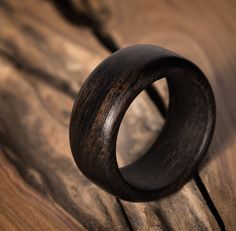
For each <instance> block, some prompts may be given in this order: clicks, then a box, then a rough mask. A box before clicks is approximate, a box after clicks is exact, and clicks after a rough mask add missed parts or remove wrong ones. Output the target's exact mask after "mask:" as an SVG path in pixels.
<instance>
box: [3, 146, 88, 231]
mask: <svg viewBox="0 0 236 231" xmlns="http://www.w3.org/2000/svg"><path fill="white" fill-rule="evenodd" d="M8 151H9V150H8ZM33 171H34V170H32V175H33V174H34V172H33ZM0 178H1V184H0V204H1V206H0V229H1V230H12V231H13V230H25V231H26V230H85V227H83V226H81V224H80V223H78V222H77V221H76V220H75V219H74V218H73V217H72V216H70V215H69V214H68V213H66V212H65V211H64V210H63V209H61V208H60V207H59V206H57V205H56V204H55V203H53V202H50V201H49V200H47V199H45V198H44V197H43V196H42V195H41V194H39V193H38V192H37V191H35V190H32V188H31V187H30V186H29V185H27V184H26V183H25V182H24V181H23V180H22V178H21V177H20V176H19V174H18V173H17V172H16V169H15V168H14V167H13V166H12V165H11V164H10V163H9V162H8V161H7V159H6V158H5V157H4V153H3V151H2V150H1V151H0ZM29 217H30V219H29Z"/></svg>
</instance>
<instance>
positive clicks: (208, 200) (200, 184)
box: [194, 173, 226, 231]
mask: <svg viewBox="0 0 236 231" xmlns="http://www.w3.org/2000/svg"><path fill="white" fill-rule="evenodd" d="M194 181H195V183H196V185H197V187H198V189H199V191H200V192H201V194H202V195H203V197H204V199H205V201H206V204H207V206H208V207H209V209H210V210H211V213H212V214H213V216H214V217H215V219H216V221H217V223H218V225H219V226H220V229H221V230H222V231H225V230H226V229H225V225H224V222H223V220H222V218H221V216H220V214H219V212H218V210H217V208H216V207H215V205H214V203H213V201H212V199H211V197H210V195H209V193H208V191H207V189H206V187H205V185H204V183H203V182H202V180H201V178H200V176H199V173H196V174H195V176H194Z"/></svg>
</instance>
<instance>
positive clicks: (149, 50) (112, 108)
mask: <svg viewBox="0 0 236 231" xmlns="http://www.w3.org/2000/svg"><path fill="white" fill-rule="evenodd" d="M163 77H165V78H166V79H167V83H168V88H169V95H170V102H169V109H168V113H167V118H166V122H165V125H164V127H163V129H162V131H161V133H160V135H159V137H158V138H157V140H156V142H155V143H154V145H153V146H152V147H151V148H150V150H149V151H148V152H147V153H145V154H144V155H143V156H142V157H141V158H140V159H139V160H137V161H135V162H134V163H132V164H130V165H128V166H126V167H124V168H121V169H119V168H118V164H117V160H116V140H117V134H118V130H119V126H120V123H121V121H122V118H123V117H124V114H125V112H126V110H127V109H128V107H129V105H130V104H131V103H132V101H133V100H134V99H135V98H136V97H137V95H138V94H139V93H140V92H141V91H143V90H144V89H145V88H146V87H148V86H149V85H151V84H152V83H153V82H155V81H157V80H158V79H161V78H163ZM215 117H216V112H215V101H214V96H213V93H212V90H211V87H210V85H209V83H208V81H207V79H206V77H205V75H204V74H203V73H202V71H201V70H200V69H199V68H198V67H197V66H195V65H194V64H193V63H191V62H190V61H188V60H186V59H184V58H182V57H180V56H178V55H177V54H175V53H173V52H171V51H168V50H165V49H163V48H160V47H156V46H152V45H135V46H131V47H127V48H124V49H122V50H119V51H117V52H115V53H113V54H112V55H111V56H110V57H108V58H106V59H105V60H104V61H103V62H102V63H101V64H100V65H98V66H97V67H96V69H95V70H94V71H93V72H92V73H91V74H90V76H89V77H88V79H87V81H86V82H85V83H84V85H83V86H82V88H81V90H80V92H79V94H78V97H77V99H76V102H75V104H74V108H73V111H72V116H71V122H70V144H71V149H72V153H73V156H74V159H75V162H76V164H77V165H78V167H79V169H80V170H81V171H82V172H83V173H84V175H85V176H87V177H88V178H89V179H90V180H91V181H92V182H94V183H95V184H97V185H98V186H100V187H102V188H103V189H104V190H106V191H107V192H110V193H111V194H113V195H115V196H117V197H119V198H121V199H124V200H128V201H150V200H154V199H157V198H160V197H163V196H165V195H168V194H170V193H173V192H175V191H176V190H178V189H180V187H181V186H183V185H184V183H186V182H187V181H188V180H189V179H190V178H191V177H192V175H193V174H194V173H195V172H196V170H197V167H198V166H199V164H200V163H201V162H202V160H203V157H204V156H205V153H206V151H207V149H208V146H209V143H210V140H211V138H212V135H213V131H214V127H215Z"/></svg>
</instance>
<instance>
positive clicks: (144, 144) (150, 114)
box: [116, 78, 169, 168]
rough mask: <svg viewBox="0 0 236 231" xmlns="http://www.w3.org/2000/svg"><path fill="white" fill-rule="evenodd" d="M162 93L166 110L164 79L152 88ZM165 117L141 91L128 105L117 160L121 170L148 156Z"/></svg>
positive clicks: (144, 92)
mask: <svg viewBox="0 0 236 231" xmlns="http://www.w3.org/2000/svg"><path fill="white" fill-rule="evenodd" d="M152 86H153V87H154V88H155V89H156V90H157V91H158V92H159V94H160V97H161V99H162V100H163V102H164V105H165V107H166V110H167V109H168V104H169V91H168V85H167V81H166V79H165V78H163V79H161V80H158V81H156V82H155V83H154V84H153V85H152ZM164 122H165V118H163V116H162V115H161V113H160V112H159V110H158V106H157V105H155V103H154V102H153V100H152V99H151V98H150V96H148V94H147V92H146V91H145V90H144V91H142V92H141V93H140V94H139V95H138V96H137V97H136V98H135V100H134V101H133V102H132V104H131V105H130V106H129V108H128V110H127V111H126V113H125V116H124V118H123V120H122V123H121V125H120V129H119V132H118V138H117V145H116V157H117V162H118V166H119V168H122V167H125V166H127V165H129V164H131V163H133V162H135V161H136V160H137V159H139V158H140V157H141V156H143V155H144V153H146V152H147V151H148V150H149V149H150V147H151V146H152V145H153V144H154V142H155V140H156V139H157V137H158V135H159V133H160V131H161V129H162V127H163V125H164Z"/></svg>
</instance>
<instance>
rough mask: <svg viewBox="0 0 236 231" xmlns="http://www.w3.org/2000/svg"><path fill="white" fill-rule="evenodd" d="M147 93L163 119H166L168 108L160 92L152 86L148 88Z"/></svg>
mask: <svg viewBox="0 0 236 231" xmlns="http://www.w3.org/2000/svg"><path fill="white" fill-rule="evenodd" d="M146 92H147V94H148V96H149V97H150V99H152V101H153V103H154V104H155V105H156V107H157V108H158V110H159V112H160V114H161V116H162V117H163V118H165V117H166V113H167V108H166V106H165V104H164V101H163V99H162V97H161V95H160V93H159V91H158V90H157V89H156V88H155V87H154V86H152V85H151V86H148V87H147V88H146Z"/></svg>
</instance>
